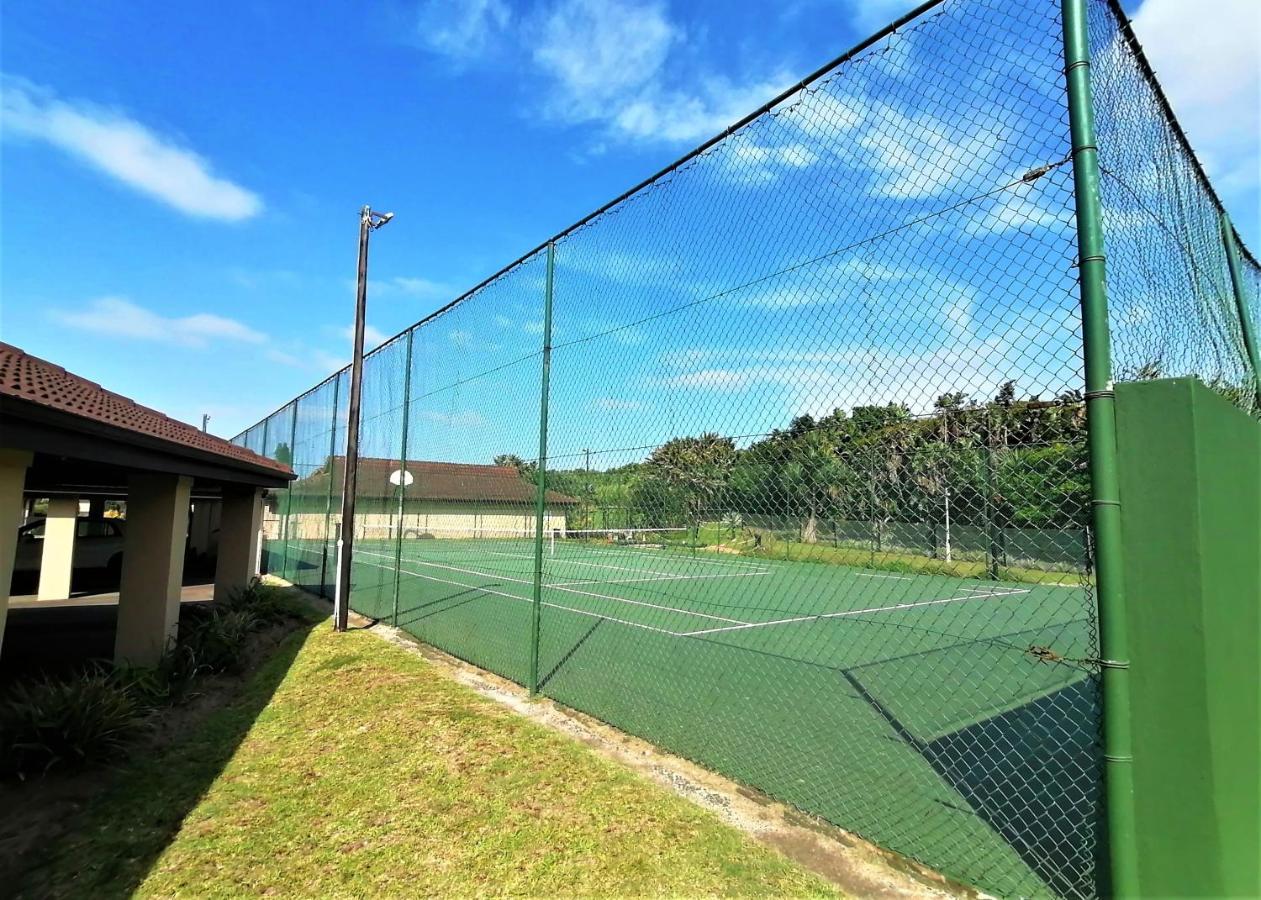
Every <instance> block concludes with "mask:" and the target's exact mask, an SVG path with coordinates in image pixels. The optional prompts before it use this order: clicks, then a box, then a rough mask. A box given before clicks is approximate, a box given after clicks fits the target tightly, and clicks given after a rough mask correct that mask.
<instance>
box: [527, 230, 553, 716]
mask: <svg viewBox="0 0 1261 900" xmlns="http://www.w3.org/2000/svg"><path fill="white" fill-rule="evenodd" d="M555 269H556V244H555V242H554V241H548V242H547V279H546V282H545V285H544V288H543V371H542V384H541V387H540V394H539V458H538V466H537V468H536V470H535V473H534V475H535V481H536V486H535V505H534V593H533V603H532V604H531V609H530V684H529V688H530V696H531V697H533V696H535V695H537V694H538V692H539V625H540V621H541V618H542V612H543V521H544V518H545V517H546V515H547V395H548V382H549V380H550V379H551V374H552V285H553V279H554V275H555Z"/></svg>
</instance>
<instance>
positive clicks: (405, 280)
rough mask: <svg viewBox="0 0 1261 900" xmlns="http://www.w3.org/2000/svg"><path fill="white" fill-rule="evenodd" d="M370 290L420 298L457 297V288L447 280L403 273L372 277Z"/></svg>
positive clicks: (445, 298) (447, 298)
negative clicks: (416, 276)
mask: <svg viewBox="0 0 1261 900" xmlns="http://www.w3.org/2000/svg"><path fill="white" fill-rule="evenodd" d="M368 292H369V293H375V294H387V295H389V294H404V295H406V296H409V297H416V298H418V299H420V300H450V299H454V297H455V289H454V288H453V287H452V286H451V285H449V284H447V283H445V282H442V281H434V280H433V279H430V278H413V277H406V276H401V275H398V276H395V277H393V278H383V279H380V280H378V279H375V278H374V279H372V281H371V283H370V284H369V285H368Z"/></svg>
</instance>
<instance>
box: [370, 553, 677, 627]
mask: <svg viewBox="0 0 1261 900" xmlns="http://www.w3.org/2000/svg"><path fill="white" fill-rule="evenodd" d="M366 565H369V566H373V567H374V568H377V569H386V570H387V571H390V572H393V571H394V567H393V566H383V565H381V564H380V563H366ZM398 571H400V572H401V573H403V574H404V575H411V576H412V577H413V578H423V579H425V580H426V581H436V582H438V583H439V584H449V585H451V586H452V587H461V588H465V589H467V590H471V591H477V592H479V593H482V594H493V595H494V596H496V597H503V598H505V599H507V600H518V601H520V602H522V603H533V602H534V601H533V600H531V599H530V598H529V597H519V596H517V595H516V594H509V593H505V592H504V591H492V590H491V589H490V588H484V587H477V586H476V585H472V584H463V583H462V582H459V581H448V580H447V579H445V578H435V577H434V576H432V575H422V574H421V573H420V572H412V571H409V570H408V569H399V570H398ZM542 603H543V605H544V606H550V607H552V608H553V609H563V610H565V611H566V612H571V613H577V614H578V615H580V616H588V617H590V618H592V619H603V620H604V621H606V622H617V623H618V624H619V625H629V626H630V627H632V628H642V629H644V631H655V632H657V633H658V634H668V635H670V637H681V636H682V635H681V633H680V632H678V631H670V630H669V629H666V628H657V627H655V626H653V625H645V624H643V623H642V622H630V621H628V620H626V619H619V618H617V617H615V616H602V615H600V614H599V613H593V612H589V611H588V610H585V609H575V608H574V607H572V606H564V605H562V604H560V603H549V602H548V601H546V600H544V601H542ZM679 612H682V610H679ZM687 615H691V613H687Z"/></svg>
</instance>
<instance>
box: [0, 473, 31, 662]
mask: <svg viewBox="0 0 1261 900" xmlns="http://www.w3.org/2000/svg"><path fill="white" fill-rule="evenodd" d="M32 456H33V454H31V453H30V452H28V451H26V450H0V650H2V649H3V648H4V622H5V619H7V618H8V616H9V585H10V584H11V583H12V581H13V555H14V554H15V553H16V552H17V540H18V527H19V526H20V525H21V524H22V515H23V507H24V505H25V504H23V502H22V489H23V488H24V487H25V486H26V469H27V467H28V466H30V464H31V458H32Z"/></svg>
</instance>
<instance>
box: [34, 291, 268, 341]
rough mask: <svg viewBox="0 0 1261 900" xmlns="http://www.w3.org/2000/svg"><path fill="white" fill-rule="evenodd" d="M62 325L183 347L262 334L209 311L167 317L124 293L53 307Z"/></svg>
mask: <svg viewBox="0 0 1261 900" xmlns="http://www.w3.org/2000/svg"><path fill="white" fill-rule="evenodd" d="M51 315H52V317H53V318H54V319H55V320H56V321H58V322H60V323H61V324H63V325H67V326H69V327H71V328H78V329H80V330H82V331H90V332H92V333H93V334H99V335H105V336H109V337H122V338H135V339H137V340H145V341H163V342H165V343H169V344H178V345H180V346H184V347H206V346H209V345H210V344H212V343H216V342H219V341H235V342H239V343H247V344H261V343H263V342H264V341H265V340H266V337H265V336H264V335H263V334H262V333H261V332H258V331H255V330H254V329H253V328H250V327H249V326H248V325H244V324H242V323H241V322H238V321H236V320H235V319H228V318H224V317H223V316H217V315H214V314H213V313H196V314H194V315H191V316H178V317H167V316H162V315H159V314H158V313H155V312H153V311H151V310H148V309H145V308H144V307H142V306H138V305H136V304H135V303H132V302H131V301H130V300H127V299H126V298H124V297H99V298H97V299H95V300H93V301H91V302H90V303H88V305H87V308H85V309H80V310H53V311H52V313H51Z"/></svg>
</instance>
